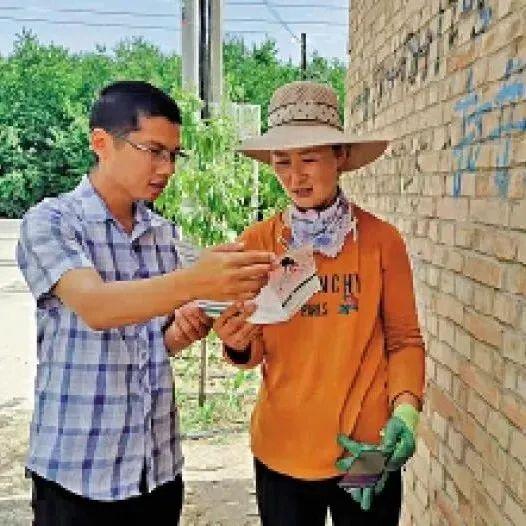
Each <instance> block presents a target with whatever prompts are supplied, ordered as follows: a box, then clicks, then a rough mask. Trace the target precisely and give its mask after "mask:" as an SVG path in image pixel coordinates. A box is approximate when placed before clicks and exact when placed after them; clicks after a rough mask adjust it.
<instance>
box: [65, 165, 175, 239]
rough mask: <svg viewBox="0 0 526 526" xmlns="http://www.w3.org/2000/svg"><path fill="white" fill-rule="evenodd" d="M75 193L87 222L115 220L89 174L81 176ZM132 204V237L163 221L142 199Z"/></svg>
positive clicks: (159, 224)
mask: <svg viewBox="0 0 526 526" xmlns="http://www.w3.org/2000/svg"><path fill="white" fill-rule="evenodd" d="M75 193H76V195H77V197H78V198H79V200H80V204H81V207H82V212H83V216H84V219H85V220H86V221H87V222H89V223H104V222H106V221H115V222H116V219H115V217H114V216H113V214H112V213H111V212H110V210H109V208H108V207H107V206H106V203H105V202H104V200H103V199H102V197H101V196H100V195H99V193H98V192H97V190H96V189H95V187H94V186H93V184H92V183H91V181H90V178H89V176H87V175H85V176H84V177H83V178H82V180H81V181H80V183H79V185H78V186H77V188H76V190H75ZM134 205H135V206H134V228H133V237H138V236H140V235H141V234H143V233H144V232H146V231H147V230H149V229H150V228H155V227H158V226H161V225H163V224H164V222H165V221H164V220H163V219H162V218H161V217H159V216H158V215H157V214H154V213H153V212H152V211H151V210H150V209H149V208H148V207H147V206H146V204H145V203H144V201H136V202H135V203H134Z"/></svg>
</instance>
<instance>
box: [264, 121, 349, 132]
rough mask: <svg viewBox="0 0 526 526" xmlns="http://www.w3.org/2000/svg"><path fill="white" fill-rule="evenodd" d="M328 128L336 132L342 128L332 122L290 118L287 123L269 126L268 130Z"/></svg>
mask: <svg viewBox="0 0 526 526" xmlns="http://www.w3.org/2000/svg"><path fill="white" fill-rule="evenodd" d="M291 125H292V126H320V125H322V126H330V127H331V128H335V129H336V130H338V131H343V127H342V126H340V124H337V125H335V124H334V123H333V122H327V121H322V120H320V119H316V120H313V119H309V120H306V119H295V118H292V119H290V120H289V121H282V122H279V123H277V124H274V126H269V130H272V129H273V128H278V127H279V126H291Z"/></svg>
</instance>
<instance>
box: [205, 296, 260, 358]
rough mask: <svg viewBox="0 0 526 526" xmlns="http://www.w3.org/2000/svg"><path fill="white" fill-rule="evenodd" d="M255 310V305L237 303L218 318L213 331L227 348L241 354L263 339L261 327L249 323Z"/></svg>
mask: <svg viewBox="0 0 526 526" xmlns="http://www.w3.org/2000/svg"><path fill="white" fill-rule="evenodd" d="M255 310H256V306H255V305H254V304H243V303H241V302H236V303H234V304H233V305H231V306H230V307H229V308H228V309H226V310H225V311H224V312H223V313H222V314H221V316H219V318H217V320H216V321H215V322H214V325H213V329H214V331H215V332H216V334H217V335H218V336H219V338H221V340H222V341H223V343H224V344H225V345H226V346H228V347H230V348H231V349H233V350H235V351H240V352H241V351H244V350H245V349H246V348H247V347H248V346H249V345H250V343H251V342H252V341H253V340H255V339H256V338H260V337H261V335H262V327H261V325H252V324H251V323H248V322H247V319H248V318H249V317H250V315H251V314H252V313H253V312H254V311H255Z"/></svg>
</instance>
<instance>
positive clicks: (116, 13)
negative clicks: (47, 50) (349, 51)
mask: <svg viewBox="0 0 526 526" xmlns="http://www.w3.org/2000/svg"><path fill="white" fill-rule="evenodd" d="M10 10H13V11H14V10H16V11H31V10H32V9H31V8H27V7H18V6H7V7H5V6H4V7H0V11H10ZM37 10H38V11H43V12H46V13H68V14H93V15H107V16H138V17H149V18H161V17H162V18H167V17H172V18H173V17H178V16H179V15H177V14H175V13H141V12H138V11H102V10H98V9H76V8H75V9H74V8H61V9H47V8H37ZM225 22H240V23H258V24H261V23H266V24H271V25H281V26H282V25H283V23H285V24H287V25H289V26H291V25H326V26H328V25H330V26H341V27H345V26H346V25H347V24H342V23H338V22H331V21H325V20H320V21H315V20H290V21H289V20H286V21H285V20H283V19H282V20H281V21H279V20H278V21H276V22H272V21H270V20H268V19H266V18H265V19H262V18H231V19H228V18H227V19H225ZM126 25H127V24H126ZM96 27H98V26H96ZM115 27H124V26H115ZM137 27H138V28H142V26H141V27H139V26H137ZM146 27H147V26H146Z"/></svg>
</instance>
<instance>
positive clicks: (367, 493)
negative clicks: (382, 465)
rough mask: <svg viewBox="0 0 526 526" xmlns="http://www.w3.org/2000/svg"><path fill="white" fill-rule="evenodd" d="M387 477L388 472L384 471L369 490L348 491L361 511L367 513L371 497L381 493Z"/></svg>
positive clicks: (356, 489)
mask: <svg viewBox="0 0 526 526" xmlns="http://www.w3.org/2000/svg"><path fill="white" fill-rule="evenodd" d="M388 476H389V472H388V471H384V472H383V474H382V478H381V479H380V480H379V481H378V482H377V483H376V484H375V485H374V486H372V487H370V488H353V489H351V490H350V491H349V493H350V494H351V497H352V499H353V500H354V502H356V503H358V504H359V505H360V508H361V509H362V510H363V511H369V510H370V509H371V504H372V503H373V496H374V495H378V494H379V493H381V492H382V491H383V489H384V486H385V483H386V482H387V478H388Z"/></svg>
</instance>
